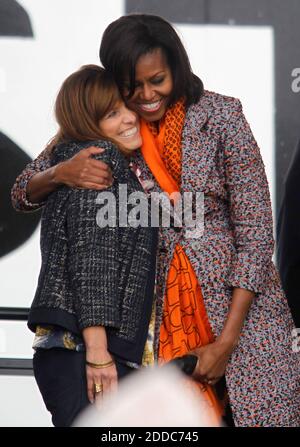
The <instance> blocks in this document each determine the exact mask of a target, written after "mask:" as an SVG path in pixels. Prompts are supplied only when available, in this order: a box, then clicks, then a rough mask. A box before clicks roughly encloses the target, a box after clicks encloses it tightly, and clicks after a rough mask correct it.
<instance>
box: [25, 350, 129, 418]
mask: <svg viewBox="0 0 300 447" xmlns="http://www.w3.org/2000/svg"><path fill="white" fill-rule="evenodd" d="M115 360H116V359H115ZM116 367H117V372H118V379H122V378H123V377H125V376H126V375H127V374H129V373H130V372H131V371H133V370H132V369H131V368H129V367H127V366H126V365H124V364H122V363H120V362H118V361H117V360H116ZM33 370H34V376H35V380H36V382H37V384H38V387H39V389H40V392H41V394H42V397H43V400H44V402H45V405H46V407H47V410H48V411H50V413H51V415H52V423H53V425H54V426H56V427H69V426H70V425H71V424H72V422H73V421H74V419H75V417H76V416H77V415H78V413H79V412H80V411H81V410H83V409H84V408H85V407H86V406H87V405H89V400H88V396H87V384H86V371H85V352H76V351H71V350H69V349H61V348H51V349H37V350H36V352H35V354H34V356H33Z"/></svg>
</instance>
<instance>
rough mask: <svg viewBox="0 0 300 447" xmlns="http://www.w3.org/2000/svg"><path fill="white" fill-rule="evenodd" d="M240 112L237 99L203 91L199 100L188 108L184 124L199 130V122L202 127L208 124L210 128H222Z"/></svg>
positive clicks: (240, 107) (240, 108)
mask: <svg viewBox="0 0 300 447" xmlns="http://www.w3.org/2000/svg"><path fill="white" fill-rule="evenodd" d="M241 111H242V104H241V102H240V100H239V99H237V98H234V97H232V96H226V95H222V94H220V93H215V92H211V91H208V90H204V92H203V95H202V96H201V98H200V100H199V101H198V102H197V103H196V104H192V105H191V106H190V107H189V108H188V110H187V120H186V124H187V125H193V124H194V125H195V126H198V128H199V122H200V123H201V124H203V125H204V124H205V123H207V122H208V123H209V124H210V125H211V126H217V127H220V126H221V127H224V124H225V123H227V122H228V121H230V120H232V119H234V117H235V116H236V115H239V114H240V113H241Z"/></svg>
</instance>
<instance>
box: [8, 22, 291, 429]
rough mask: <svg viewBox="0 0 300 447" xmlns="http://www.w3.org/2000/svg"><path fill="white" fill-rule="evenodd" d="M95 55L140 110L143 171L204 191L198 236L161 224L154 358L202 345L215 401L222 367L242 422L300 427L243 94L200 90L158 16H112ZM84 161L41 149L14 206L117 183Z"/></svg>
mask: <svg viewBox="0 0 300 447" xmlns="http://www.w3.org/2000/svg"><path fill="white" fill-rule="evenodd" d="M100 57H101V61H102V63H103V65H104V66H105V68H106V69H107V70H108V72H109V73H110V74H111V76H112V77H113V78H114V79H115V80H116V83H117V84H118V87H119V89H120V92H121V94H122V96H123V98H124V100H125V101H126V104H127V105H128V107H130V109H132V110H134V111H135V112H137V113H138V114H139V116H140V117H141V134H142V139H143V144H142V147H141V151H140V152H137V153H136V155H135V164H136V167H137V169H138V172H139V173H140V178H141V180H143V181H151V182H152V184H153V191H155V192H162V191H164V192H167V193H168V194H174V193H176V194H177V195H178V192H180V193H185V192H192V193H203V194H204V232H202V233H201V232H200V233H197V232H196V233H194V234H195V235H196V236H194V237H191V236H190V233H189V232H188V231H187V226H186V225H185V223H184V224H183V226H182V227H181V228H176V227H175V226H174V225H173V226H172V227H171V228H164V227H162V228H161V231H160V233H161V235H160V236H161V237H160V244H159V252H158V266H157V272H158V273H157V284H156V302H155V303H156V306H155V307H156V312H155V315H153V316H152V320H151V324H150V329H151V327H153V325H154V326H155V330H154V334H153V338H154V355H155V358H156V359H158V361H159V362H160V363H164V362H166V361H169V360H171V359H174V358H179V357H181V356H184V355H185V354H187V353H194V354H196V355H197V357H198V363H197V365H196V369H195V373H194V377H195V379H196V382H195V384H196V383H197V384H198V386H199V387H200V389H201V390H202V392H203V393H205V395H206V396H207V398H208V399H210V400H211V403H212V405H215V406H217V404H218V403H217V402H216V396H215V392H214V389H213V388H214V386H215V385H218V383H220V381H223V382H224V375H225V379H226V388H227V391H228V397H229V402H230V407H231V410H232V413H233V419H234V423H235V424H236V425H237V426H298V425H299V423H300V415H299V407H300V393H299V386H300V384H299V377H300V359H299V353H296V352H293V351H292V330H293V328H294V325H293V321H292V319H291V315H290V311H289V308H288V306H287V302H286V298H285V296H284V294H283V292H282V289H281V285H280V281H279V277H278V274H277V271H276V269H275V267H274V265H273V263H272V254H273V224H272V213H271V204H270V197H269V191H268V183H267V179H266V175H265V170H264V165H263V162H262V159H261V156H260V152H259V148H258V146H257V143H256V141H255V139H254V137H253V135H252V132H251V129H250V127H249V124H248V123H247V121H246V118H245V117H244V115H243V112H242V106H241V103H240V101H239V100H237V99H235V98H231V97H227V96H223V95H220V94H216V93H212V92H208V91H205V90H204V89H203V86H202V83H201V81H200V79H198V78H197V77H196V76H195V75H194V74H193V73H192V71H191V68H190V64H189V60H188V57H187V55H186V52H185V50H184V48H183V45H182V43H181V41H180V39H179V38H178V36H177V34H176V31H175V30H174V28H173V27H172V26H171V25H170V24H169V23H168V22H167V21H165V20H164V19H162V18H160V17H156V16H151V15H143V14H141V15H138V14H137V15H130V16H124V17H121V18H120V19H118V20H116V21H115V22H113V23H112V24H110V25H109V27H108V28H107V29H106V31H105V33H104V35H103V39H102V43H101V48H100ZM40 163H44V165H43V166H42V167H41V166H40ZM78 164H79V162H78V159H76V157H75V158H74V159H73V160H69V162H68V165H61V166H60V169H59V171H57V172H56V173H55V172H53V171H52V172H51V168H50V170H49V157H48V156H47V154H45V153H44V154H41V156H40V157H39V158H38V159H37V161H36V162H33V163H32V164H31V165H30V166H29V167H28V168H27V169H26V170H25V171H24V172H23V174H22V175H21V177H19V179H18V180H17V182H16V185H15V187H14V190H13V201H14V205H15V206H16V207H17V208H18V209H23V210H24V209H34V207H37V206H39V204H38V203H37V204H33V203H32V201H33V200H35V201H40V200H41V199H44V198H45V197H46V195H47V193H48V192H49V191H51V190H53V188H54V186H53V183H52V184H51V179H52V181H53V179H54V183H55V181H56V182H57V181H58V182H60V181H63V182H64V183H67V184H68V183H69V182H74V183H75V184H77V185H78V186H85V184H84V183H85V182H86V181H87V179H90V178H92V179H93V181H95V183H97V184H98V185H101V187H103V186H104V185H105V182H110V181H111V178H110V173H109V170H106V174H105V175H106V178H105V179H104V180H103V177H104V176H103V166H102V165H101V167H100V166H98V168H97V169H98V171H97V175H98V174H99V178H98V180H97V181H96V179H95V176H94V174H96V172H95V171H94V172H93V176H92V174H90V175H88V176H87V177H86V179H85V181H84V182H82V181H80V180H76V176H78V172H86V171H85V169H86V168H85V167H83V168H82V170H79V169H78ZM100 169H101V172H100ZM41 171H44V172H41ZM37 172H38V173H37ZM100 177H101V178H100ZM62 178H63V180H62ZM177 197H178V196H177ZM28 199H29V200H31V203H30V202H29V201H28ZM175 204H176V203H175ZM193 211H195V209H194V208H193ZM150 332H151V331H150ZM150 335H151V334H150ZM195 387H196V385H195Z"/></svg>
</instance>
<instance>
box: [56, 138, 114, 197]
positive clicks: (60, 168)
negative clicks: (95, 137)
mask: <svg viewBox="0 0 300 447" xmlns="http://www.w3.org/2000/svg"><path fill="white" fill-rule="evenodd" d="M102 152H104V149H101V148H100V147H95V146H91V147H89V148H86V149H82V150H81V151H80V152H78V153H77V154H76V155H74V156H73V157H72V158H70V159H69V160H66V161H63V162H61V163H59V164H57V165H56V166H54V179H55V180H54V181H55V183H57V184H64V185H68V186H70V187H72V188H83V189H96V190H103V189H106V188H108V187H109V186H111V185H112V183H113V178H112V173H111V169H110V167H109V166H108V165H107V164H106V163H104V162H102V161H101V160H95V159H94V158H92V157H91V155H95V154H101V153H102Z"/></svg>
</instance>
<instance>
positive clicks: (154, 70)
mask: <svg viewBox="0 0 300 447" xmlns="http://www.w3.org/2000/svg"><path fill="white" fill-rule="evenodd" d="M135 80H136V88H135V91H134V94H133V96H132V97H131V98H129V99H128V100H126V102H127V105H128V107H130V108H131V109H132V110H134V111H135V112H136V113H138V115H139V116H140V117H142V118H144V119H145V120H146V121H159V120H160V119H161V118H162V117H163V116H164V114H165V112H166V110H167V108H168V105H169V102H170V96H171V93H172V89H173V79H172V74H171V70H170V67H169V65H168V63H167V60H166V57H165V55H164V53H163V51H162V50H161V49H160V48H157V49H155V50H154V51H152V52H151V53H147V54H144V55H143V56H141V57H140V58H139V59H138V62H137V64H136V70H135ZM126 93H127V90H126V89H125V90H124V96H125V97H126Z"/></svg>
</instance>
